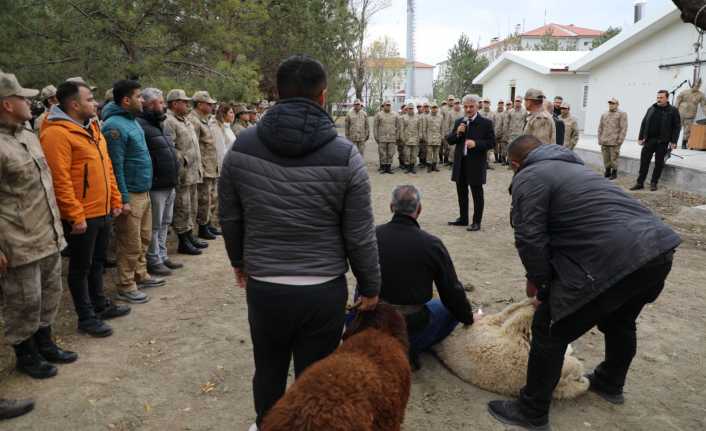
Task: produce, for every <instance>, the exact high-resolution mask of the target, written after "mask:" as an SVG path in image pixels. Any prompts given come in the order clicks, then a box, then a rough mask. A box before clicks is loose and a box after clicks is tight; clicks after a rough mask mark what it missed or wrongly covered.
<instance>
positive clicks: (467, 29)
mask: <svg viewBox="0 0 706 431" xmlns="http://www.w3.org/2000/svg"><path fill="white" fill-rule="evenodd" d="M633 3H634V0H583V1H577V0H484V1H479V0H417V14H416V15H417V34H416V47H417V56H416V57H417V61H421V62H424V63H429V64H436V63H438V62H440V61H443V60H445V59H446V55H447V52H448V50H449V49H450V48H451V47H452V46H453V45H454V43H455V42H456V41H457V40H458V38H459V36H460V35H461V33H466V34H468V35H469V36H470V38H471V40H472V41H473V43H474V44H477V43H478V42H479V41H480V44H481V46H485V45H487V44H488V42H489V41H490V39H491V38H492V37H494V36H500V37H504V36H506V35H507V34H508V33H510V32H511V30H512V28H513V27H514V26H515V25H516V24H520V25H521V26H522V25H523V23H524V30H525V31H529V30H532V29H534V28H537V27H541V26H542V25H544V23H545V11H546V22H547V23H549V22H554V23H557V24H574V25H577V26H579V27H587V28H592V29H596V30H605V29H606V28H608V26H614V27H615V26H620V27H623V28H625V27H626V26H627V25H630V24H631V23H632V16H633V12H632V11H633V9H632V8H633ZM668 4H671V1H670V0H648V3H647V13H648V14H650V13H654V12H656V11H658V10H664V8H665V7H666V6H667V5H668ZM406 19H407V0H392V6H391V7H390V8H388V9H385V10H384V11H382V12H379V13H378V14H377V15H375V16H374V17H373V21H372V22H371V24H370V28H369V39H370V40H373V39H376V38H379V37H381V36H383V35H388V36H390V37H392V38H393V39H395V40H396V41H397V43H398V45H399V48H400V54H402V56H404V55H405V50H406V47H405V46H406V43H405V41H406V28H407V27H406V26H407V24H406Z"/></svg>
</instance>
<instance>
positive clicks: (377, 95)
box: [366, 36, 406, 106]
mask: <svg viewBox="0 0 706 431" xmlns="http://www.w3.org/2000/svg"><path fill="white" fill-rule="evenodd" d="M366 67H367V69H368V83H367V84H366V88H369V91H368V92H367V94H368V100H366V105H367V106H371V105H379V104H381V103H382V102H384V98H385V91H386V90H393V91H396V90H399V89H397V88H394V84H395V82H397V81H400V80H401V79H402V77H403V76H404V74H405V67H406V66H405V59H403V58H401V57H400V51H399V49H398V48H397V43H396V42H395V41H394V40H393V39H392V38H391V37H389V36H384V37H381V38H379V39H376V40H374V41H373V43H371V44H370V46H369V47H368V50H367V61H366Z"/></svg>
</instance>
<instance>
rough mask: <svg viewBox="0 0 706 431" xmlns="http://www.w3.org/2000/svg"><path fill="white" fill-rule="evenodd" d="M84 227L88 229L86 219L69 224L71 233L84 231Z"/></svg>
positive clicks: (76, 233)
mask: <svg viewBox="0 0 706 431" xmlns="http://www.w3.org/2000/svg"><path fill="white" fill-rule="evenodd" d="M86 229H88V224H86V221H85V220H84V221H82V222H81V223H74V224H73V225H72V226H71V235H81V234H84V233H86Z"/></svg>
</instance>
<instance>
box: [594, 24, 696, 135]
mask: <svg viewBox="0 0 706 431" xmlns="http://www.w3.org/2000/svg"><path fill="white" fill-rule="evenodd" d="M697 36H698V35H697V32H696V30H694V26H692V25H690V24H683V23H682V22H681V21H678V22H675V23H673V24H671V25H669V26H667V27H665V28H664V29H662V30H661V31H659V32H657V33H656V34H654V35H652V36H650V37H649V38H647V39H645V40H643V41H641V42H639V43H638V44H637V45H634V46H632V47H629V48H626V49H625V50H624V51H622V52H620V53H617V55H615V56H614V57H612V58H609V59H607V60H606V61H605V62H603V63H602V64H598V65H594V66H593V67H592V68H591V75H590V80H589V84H590V88H589V97H588V108H589V109H588V110H587V115H586V130H585V133H587V134H591V135H595V134H596V132H597V130H598V123H599V121H600V117H601V114H602V113H603V112H605V111H606V110H607V109H608V99H609V98H610V97H616V98H618V100H619V101H620V109H621V110H623V111H625V112H627V114H628V134H627V139H633V140H634V139H637V137H638V134H639V132H640V123H641V121H642V117H643V116H644V114H645V112H646V111H647V108H649V106H650V105H651V104H653V103H654V102H655V98H656V95H657V90H661V89H665V90H669V91H671V90H672V89H673V88H674V87H676V86H677V85H678V84H679V83H680V82H682V81H684V80H685V79H689V80H690V81H691V79H692V77H693V66H683V67H679V68H671V69H659V67H658V66H659V65H660V64H666V63H680V62H687V61H693V60H694V53H693V47H692V44H693V43H694V42H696V38H697ZM701 57H702V58H703V57H704V55H703V54H702V56H701ZM686 88H687V86H686V85H685V86H683V87H682V90H683V89H686Z"/></svg>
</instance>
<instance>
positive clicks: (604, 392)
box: [584, 373, 625, 405]
mask: <svg viewBox="0 0 706 431" xmlns="http://www.w3.org/2000/svg"><path fill="white" fill-rule="evenodd" d="M584 377H586V378H587V379H588V382H589V386H588V390H589V391H591V392H593V393H595V394H596V395H598V396H599V397H601V398H603V399H604V400H606V401H608V402H609V403H611V404H616V405H620V404H625V397H624V396H623V393H622V391H621V392H616V391H611V390H608V388H606V387H605V386H604V385H602V384H601V383H600V381H599V380H598V378H597V377H596V375H595V374H594V373H590V374H586V375H585V376H584Z"/></svg>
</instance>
